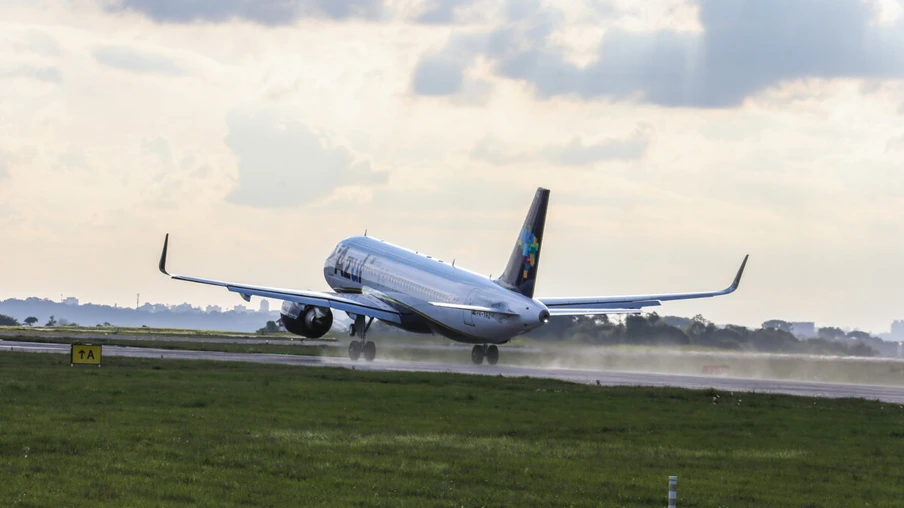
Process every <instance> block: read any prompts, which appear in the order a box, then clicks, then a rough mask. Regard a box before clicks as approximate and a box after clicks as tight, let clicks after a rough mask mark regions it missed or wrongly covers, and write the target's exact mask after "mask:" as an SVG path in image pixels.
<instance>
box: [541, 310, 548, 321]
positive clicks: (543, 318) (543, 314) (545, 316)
mask: <svg viewBox="0 0 904 508" xmlns="http://www.w3.org/2000/svg"><path fill="white" fill-rule="evenodd" d="M539 319H540V322H541V323H543V324H546V323H549V311H548V310H546V309H543V310H541V311H540V316H539Z"/></svg>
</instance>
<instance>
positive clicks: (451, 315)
mask: <svg viewBox="0 0 904 508" xmlns="http://www.w3.org/2000/svg"><path fill="white" fill-rule="evenodd" d="M324 277H325V278H326V282H327V284H329V285H330V287H332V288H333V290H335V291H336V292H338V293H365V294H371V295H373V296H376V297H379V298H380V299H382V300H383V301H384V302H386V303H387V304H389V305H391V306H393V307H394V308H396V309H397V310H398V311H399V312H400V313H401V314H402V323H401V324H395V323H391V324H393V325H394V326H398V327H400V328H403V329H405V330H408V331H412V332H418V333H438V334H441V335H444V336H446V337H448V338H450V339H453V340H456V341H459V342H468V343H473V344H487V343H495V344H499V343H504V342H508V341H509V340H511V339H512V338H513V337H515V336H517V335H520V334H522V333H525V332H527V331H530V330H532V329H534V328H537V327H539V326H541V325H543V324H544V323H545V321H546V319H548V312H547V310H546V306H545V305H543V304H542V303H540V302H538V301H536V300H534V299H532V298H528V297H527V296H524V295H522V294H520V293H517V292H514V291H511V290H509V289H506V288H504V287H502V286H501V285H499V284H498V283H497V282H495V281H493V280H491V279H489V278H488V277H485V276H482V275H480V274H477V273H474V272H471V271H468V270H465V269H463V268H459V267H456V266H452V265H451V264H449V263H445V262H443V261H440V260H437V259H434V258H431V257H430V256H425V255H422V254H418V253H416V252H413V251H410V250H408V249H404V248H401V247H398V246H395V245H392V244H389V243H386V242H384V241H382V240H378V239H375V238H371V237H366V236H355V237H351V238H347V239H345V240H343V241H341V242H339V244H338V245H336V248H335V249H334V250H333V252H332V253H331V254H330V255H329V256H328V257H327V259H326V262H325V264H324ZM434 303H440V304H457V305H467V306H479V307H488V308H492V309H498V310H500V311H502V312H505V313H509V314H501V313H493V312H484V311H479V310H462V309H452V308H445V307H440V306H436V305H433V304H434Z"/></svg>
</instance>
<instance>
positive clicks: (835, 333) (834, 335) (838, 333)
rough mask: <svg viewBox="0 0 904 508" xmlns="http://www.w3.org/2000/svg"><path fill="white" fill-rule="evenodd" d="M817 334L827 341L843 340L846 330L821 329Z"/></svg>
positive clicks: (829, 327)
mask: <svg viewBox="0 0 904 508" xmlns="http://www.w3.org/2000/svg"><path fill="white" fill-rule="evenodd" d="M816 334H817V335H819V338H821V339H826V340H841V339H843V338H844V330H842V329H841V328H835V327H832V326H827V327H825V328H820V329H819V331H818V332H817V333H816Z"/></svg>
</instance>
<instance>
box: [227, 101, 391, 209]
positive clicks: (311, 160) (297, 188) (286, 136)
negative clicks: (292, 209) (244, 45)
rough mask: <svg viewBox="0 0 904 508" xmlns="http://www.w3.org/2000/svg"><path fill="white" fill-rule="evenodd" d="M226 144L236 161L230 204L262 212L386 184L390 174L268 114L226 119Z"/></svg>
mask: <svg viewBox="0 0 904 508" xmlns="http://www.w3.org/2000/svg"><path fill="white" fill-rule="evenodd" d="M227 124H228V126H229V134H228V135H227V136H226V145H227V146H228V147H229V149H230V150H232V152H233V153H234V154H235V155H236V157H237V158H238V169H239V175H238V176H239V178H238V184H237V186H236V188H235V189H234V190H233V192H232V193H231V194H230V195H229V196H228V197H227V200H228V201H230V202H232V203H235V204H240V205H248V206H256V207H263V208H276V207H287V206H297V205H304V204H307V203H311V202H314V201H318V200H321V199H324V198H326V197H328V196H330V195H331V194H332V193H333V191H335V190H337V189H339V188H340V187H344V186H372V185H379V184H383V183H386V181H387V179H388V175H387V174H386V173H385V172H378V171H375V170H374V169H373V167H372V166H371V164H370V163H369V162H366V161H360V160H355V158H354V157H353V155H352V153H351V152H349V150H348V149H346V148H345V147H343V146H332V147H330V146H325V143H324V142H322V141H321V139H320V138H319V137H318V136H317V135H315V133H314V132H312V131H311V129H310V128H309V127H308V126H306V125H304V124H303V123H301V122H299V121H297V120H294V119H291V118H287V117H285V116H281V115H278V114H276V113H274V112H271V111H267V110H235V111H233V112H231V113H230V114H229V115H228V118H227Z"/></svg>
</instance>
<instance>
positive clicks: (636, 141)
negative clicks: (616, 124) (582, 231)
mask: <svg viewBox="0 0 904 508" xmlns="http://www.w3.org/2000/svg"><path fill="white" fill-rule="evenodd" d="M649 144H650V137H649V135H648V133H647V132H646V131H639V132H637V133H635V134H634V135H632V136H631V137H629V138H627V139H612V138H610V139H604V140H602V141H599V142H597V143H590V144H585V143H584V141H583V140H582V139H581V138H578V137H576V138H574V139H572V140H571V142H570V143H568V144H567V145H564V146H558V147H549V148H547V149H545V150H544V151H543V154H544V155H545V158H546V160H548V161H550V162H553V163H557V164H560V165H563V166H586V165H589V164H594V163H597V162H605V161H613V160H636V159H640V158H642V157H643V156H644V154H645V153H646V151H647V147H648V146H649Z"/></svg>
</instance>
